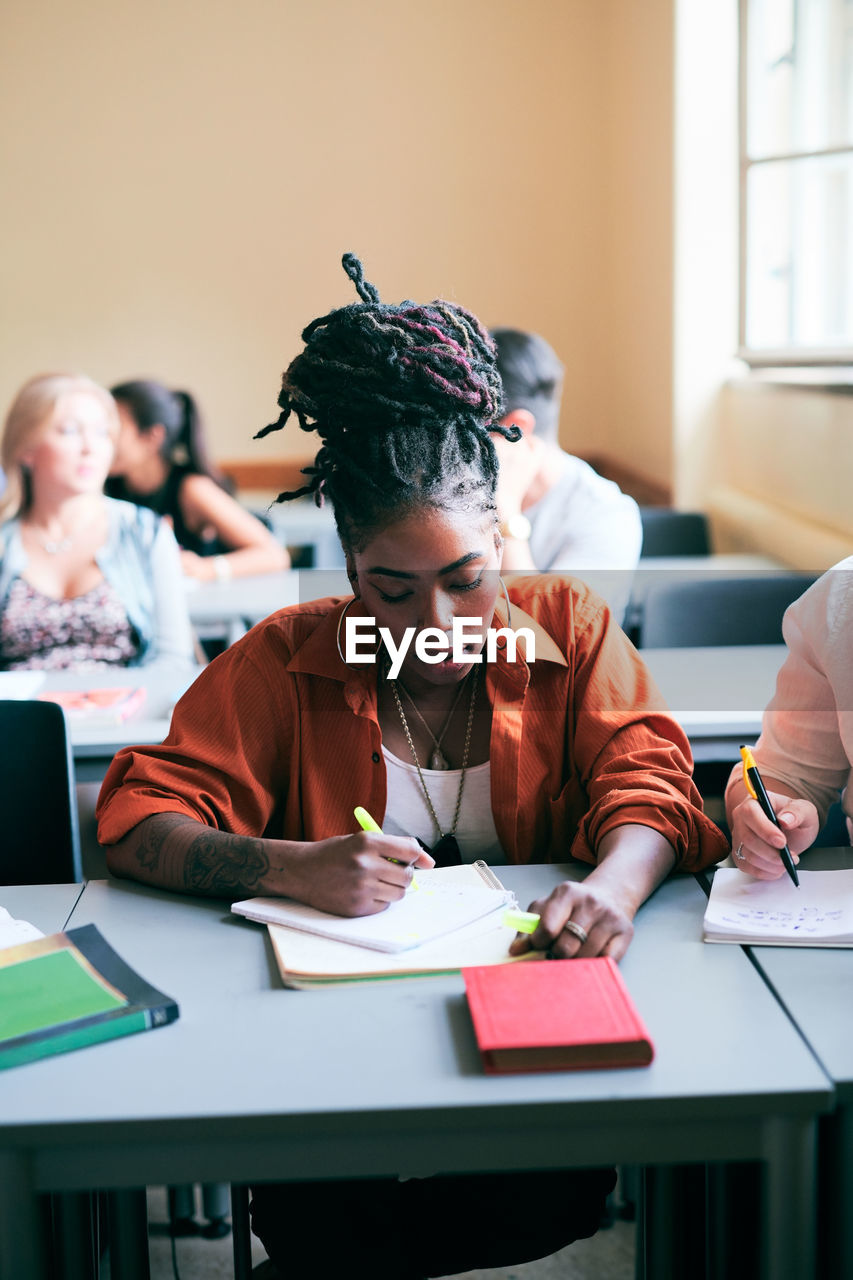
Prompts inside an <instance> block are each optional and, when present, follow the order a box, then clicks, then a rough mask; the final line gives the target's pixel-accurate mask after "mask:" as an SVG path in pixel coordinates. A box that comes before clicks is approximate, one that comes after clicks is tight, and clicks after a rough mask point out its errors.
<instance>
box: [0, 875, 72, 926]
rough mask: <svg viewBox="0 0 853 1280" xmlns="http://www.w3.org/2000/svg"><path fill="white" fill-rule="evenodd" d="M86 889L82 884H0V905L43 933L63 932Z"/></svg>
mask: <svg viewBox="0 0 853 1280" xmlns="http://www.w3.org/2000/svg"><path fill="white" fill-rule="evenodd" d="M82 892H83V885H82V884H39V885H26V884H24V885H21V884H7V885H0V906H2V907H5V908H6V910H7V911H8V912H9V914H10V915H11V916H14V917H15V918H16V919H17V920H29V922H30V924H34V925H35V927H36V928H37V929H41V931H42V933H59V932H61V930H62V929H64V928H65V923H66V921H67V920H68V918H69V916H70V915H71V913H72V911H73V910H74V908H75V906H76V905H77V901H78V899H79V897H80V894H81V893H82Z"/></svg>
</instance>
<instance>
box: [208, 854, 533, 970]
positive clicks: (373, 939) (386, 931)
mask: <svg viewBox="0 0 853 1280" xmlns="http://www.w3.org/2000/svg"><path fill="white" fill-rule="evenodd" d="M448 872H449V873H451V874H448ZM415 886H416V887H415ZM514 903H515V894H513V893H512V892H510V891H509V890H507V889H495V888H490V887H489V886H488V885H487V884H486V883H485V881H484V879H483V878H482V876H481V875H480V873H479V872H478V871H477V870H476V868H475V867H474V866H467V867H464V868H463V867H446V868H445V867H440V868H436V869H434V870H430V871H421V870H419V871H418V872H417V873H416V877H415V884H414V885H413V886H411V887H410V888H409V889H408V891H407V892H406V894H405V896H404V897H402V898H400V899H399V900H398V901H397V902H392V903H391V904H390V906H389V907H388V908H387V909H386V910H385V911H380V912H377V914H376V915H372V916H355V917H349V916H334V915H329V914H328V913H327V912H325V911H317V910H316V909H315V908H314V907H308V906H305V904H304V903H301V902H293V901H291V900H290V899H289V898H249V899H247V900H246V901H244V902H235V903H234V905H233V906H232V908H231V910H232V911H235V912H236V913H237V914H238V915H244V916H246V917H247V919H249V920H258V921H261V922H262V923H264V924H277V925H285V926H287V927H288V928H290V929H299V930H302V931H303V932H305V933H313V934H317V935H319V936H320V937H323V938H334V939H336V940H337V941H339V942H349V943H351V944H353V945H355V946H359V947H368V948H369V949H371V950H375V951H407V950H409V949H411V948H412V947H419V946H421V945H422V944H423V943H425V942H429V941H431V940H432V939H433V938H440V937H442V936H443V935H445V934H448V933H453V932H454V930H456V929H461V928H463V927H464V926H465V925H468V924H471V923H473V922H474V921H475V920H481V919H482V918H483V917H485V916H488V915H490V914H492V913H493V912H497V911H500V910H501V909H502V908H503V907H505V906H507V905H508V904H514Z"/></svg>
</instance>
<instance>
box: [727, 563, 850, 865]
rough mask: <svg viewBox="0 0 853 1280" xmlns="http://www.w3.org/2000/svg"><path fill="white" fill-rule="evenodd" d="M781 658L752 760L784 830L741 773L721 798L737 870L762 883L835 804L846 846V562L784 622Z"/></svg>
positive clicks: (805, 844)
mask: <svg viewBox="0 0 853 1280" xmlns="http://www.w3.org/2000/svg"><path fill="white" fill-rule="evenodd" d="M782 634H783V636H784V637H785V643H786V644H787V646H788V656H787V657H786V658H785V662H784V664H783V665H782V668H781V670H780V672H779V675H778V676H777V678H776V692H775V693H774V695H773V697H772V699H771V700H770V702H769V704H768V706H767V708H766V709H765V712H764V718H763V721H762V727H761V737H760V738H759V739H758V744H757V746H756V747H755V749H754V751H753V755H754V756H755V762H756V764H757V765H758V767H759V770H760V771H761V777H762V780H763V782H764V786H765V788H766V790H767V793H768V795H769V797H770V802H771V804H772V805H773V808H774V811H775V813H776V816H777V818H778V819H779V823H780V825H781V827H782V830H781V831H780V830H779V829H778V828H777V827H775V826H774V825H773V823H772V822H771V821H770V820H769V819H768V818H766V817H765V816H764V814H763V813H762V811H761V809H760V807H759V805H758V802H757V801H755V800H752V799H751V798H750V797H749V795H748V794H747V790H746V787H745V785H744V781H743V774H742V771H741V767H740V765H738V766H737V767H736V768H735V769H734V770H733V771H732V775H731V777H730V779H729V784H728V786H727V788H726V816H727V819H728V823H729V826H730V828H731V832H732V849H733V851H734V864H735V866H736V867H738V868H739V869H740V870H741V871H744V872H746V873H748V874H749V875H753V876H757V877H758V878H759V879H760V880H775V879H776V878H778V877H779V876H781V875H783V874H784V870H785V868H784V866H783V864H782V859H781V858H780V857H779V850H780V848H782V846H783V845H784V844H785V842H786V841H787V844H788V847H789V849H790V850H791V853H792V855H793V857H794V861H795V862H798V861H799V856H798V855H799V854H801V853H802V852H803V850H805V849H808V848H809V846H810V845H812V844H813V843H814V841H815V838H816V836H817V834H818V831H819V830H820V828H821V826H822V825H823V823H824V822H825V821H826V817H827V813H828V812H829V808H830V806H831V805H832V804H833V803H835V802H836V801H837V800H838V799H839V798H840V799H841V801H842V808H843V810H844V814H845V816H846V819H847V832H848V836H849V837H850V838H853V788H851V786H850V782H851V778H853V556H848V558H847V559H846V560H842V561H841V562H840V563H839V564H837V565H835V566H834V567H833V568H832V569H830V570H828V572H827V573H825V574H824V575H823V577H821V578H818V580H817V582H815V583H814V584H813V585H812V586H811V587H809V589H808V591H806V592H805V593H804V594H803V595H801V596H800V598H799V600H795V601H794V603H793V604H792V605H791V606H790V608H789V609H788V610H787V612H786V613H785V617H784V619H783V621H782Z"/></svg>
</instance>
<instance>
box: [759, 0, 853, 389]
mask: <svg viewBox="0 0 853 1280" xmlns="http://www.w3.org/2000/svg"><path fill="white" fill-rule="evenodd" d="M751 3H752V0H738V164H739V175H738V345H737V355H738V358H739V359H741V360H743V362H744V363H745V364H747V365H749V366H750V367H751V368H755V369H761V368H797V367H806V368H807V367H811V366H821V365H824V366H825V365H846V366H851V365H853V342H851V343H850V345H849V346H843V347H822V348H821V347H811V348H802V347H793V346H791V347H779V348H762V349H760V350H756V349H755V348H753V347H750V346H748V345H747V342H746V304H747V296H746V295H747V226H748V201H747V187H748V178H749V173H750V171H751V170H752V169H754V168H756V167H758V166H760V165H763V164H778V163H784V162H785V161H795V160H810V159H820V158H822V157H828V156H834V155H849V156H853V141H851V142H850V143H849V144H846V145H841V146H833V147H823V148H817V149H815V150H802V151H800V150H797V151H787V152H781V151H780V152H771V153H768V154H767V155H761V156H758V157H752V156H750V154H749V147H748V134H749V129H748V119H747V103H748V68H749V56H748V54H749V51H748V41H749V9H750V4H751ZM849 250H850V253H851V254H853V235H851V241H850V245H849Z"/></svg>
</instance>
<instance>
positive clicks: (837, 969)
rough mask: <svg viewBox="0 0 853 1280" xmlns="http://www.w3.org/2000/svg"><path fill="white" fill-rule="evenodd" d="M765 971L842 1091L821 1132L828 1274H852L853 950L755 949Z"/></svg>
mask: <svg viewBox="0 0 853 1280" xmlns="http://www.w3.org/2000/svg"><path fill="white" fill-rule="evenodd" d="M801 866H802V868H803V870H806V871H809V870H827V869H829V870H832V869H837V868H840V867H853V849H850V848H847V849H813V850H812V851H811V852H809V853H806V854H804V855H803V859H802V863H801ZM750 950H751V953H752V955H753V957H754V959H755V962H756V963H757V965H758V967H759V969H760V970H761V972H762V973H764V974H765V975H766V977H767V979H768V981H769V982H770V983H771V985H772V987H773V989H774V991H775V992H776V995H777V996H778V998H779V999H780V1000H781V1002H782V1004H783V1005H784V1006H785V1008H786V1009H787V1011H788V1013H789V1014H790V1016H791V1018H792V1019H793V1021H794V1022H795V1023H796V1025H797V1026H798V1027H799V1028H800V1031H801V1032H802V1033H803V1035H804V1036H805V1038H806V1040H807V1041H808V1043H809V1044H810V1045H811V1047H812V1049H813V1051H814V1053H815V1054H816V1056H817V1058H818V1059H819V1061H820V1062H821V1064H822V1066H823V1068H824V1070H825V1071H826V1073H827V1075H828V1076H829V1077H830V1079H831V1080H832V1081H833V1083H834V1085H835V1091H836V1103H837V1107H836V1111H835V1112H834V1114H833V1115H832V1117H831V1118H830V1120H829V1121H828V1122H827V1123H826V1124H825V1126H824V1130H823V1133H822V1138H823V1140H824V1141H823V1145H824V1153H823V1154H824V1156H825V1160H824V1169H825V1172H826V1185H825V1187H824V1188H823V1190H824V1195H823V1196H822V1198H821V1208H822V1211H825V1221H824V1223H823V1226H824V1228H825V1233H824V1234H825V1238H824V1241H823V1243H824V1245H825V1247H826V1251H827V1253H826V1274H827V1276H831V1277H836V1276H838V1277H841V1276H853V1215H851V1206H853V1030H851V1018H850V1010H851V1001H853V949H846V948H838V949H822V948H818V947H753V948H750Z"/></svg>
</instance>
